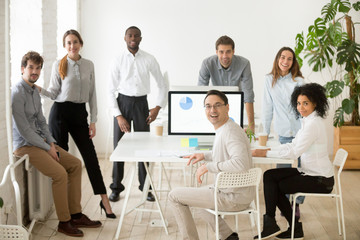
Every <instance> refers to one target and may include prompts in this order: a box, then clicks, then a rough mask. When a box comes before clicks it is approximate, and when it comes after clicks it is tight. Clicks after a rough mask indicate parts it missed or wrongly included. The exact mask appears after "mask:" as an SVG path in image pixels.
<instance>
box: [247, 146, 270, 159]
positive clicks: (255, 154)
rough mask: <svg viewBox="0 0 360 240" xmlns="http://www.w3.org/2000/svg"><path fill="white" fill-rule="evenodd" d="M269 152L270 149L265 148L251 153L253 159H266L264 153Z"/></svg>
mask: <svg viewBox="0 0 360 240" xmlns="http://www.w3.org/2000/svg"><path fill="white" fill-rule="evenodd" d="M269 150H270V148H267V149H254V150H252V151H251V152H252V156H253V157H266V153H267V151H269Z"/></svg>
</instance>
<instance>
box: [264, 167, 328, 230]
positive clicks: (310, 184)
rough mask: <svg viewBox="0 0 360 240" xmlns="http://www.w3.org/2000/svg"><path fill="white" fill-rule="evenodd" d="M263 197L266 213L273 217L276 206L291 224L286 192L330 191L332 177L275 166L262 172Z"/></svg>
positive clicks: (290, 211) (289, 205)
mask: <svg viewBox="0 0 360 240" xmlns="http://www.w3.org/2000/svg"><path fill="white" fill-rule="evenodd" d="M263 181H264V197H265V207H266V215H268V216H271V217H275V211H276V207H278V208H279V209H280V211H281V212H282V213H283V214H284V217H285V218H286V220H287V221H288V223H289V225H291V220H292V219H291V217H292V209H291V204H290V201H289V199H288V198H287V197H286V194H294V193H297V192H305V193H330V192H331V191H332V189H333V186H334V177H330V178H325V177H321V176H307V175H303V174H301V173H300V172H299V171H298V170H297V169H296V168H276V169H270V170H267V171H266V172H265V173H264V179H263Z"/></svg>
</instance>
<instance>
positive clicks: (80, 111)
mask: <svg viewBox="0 0 360 240" xmlns="http://www.w3.org/2000/svg"><path fill="white" fill-rule="evenodd" d="M63 46H64V48H65V49H66V50H67V52H68V53H67V54H66V55H65V56H64V57H63V58H62V59H61V60H59V61H56V62H55V63H54V65H53V68H52V73H51V79H50V86H49V88H48V89H47V90H45V89H42V88H40V87H38V89H39V91H40V94H41V96H45V97H48V98H51V99H52V100H55V102H54V104H53V106H52V108H51V111H50V115H49V128H50V131H51V133H52V135H53V137H54V138H55V139H56V142H57V144H58V145H59V146H60V147H62V148H63V149H65V150H66V151H68V150H69V146H68V141H69V134H70V135H71V136H72V138H73V139H74V141H75V144H76V146H77V147H78V149H79V151H80V153H81V156H82V158H83V160H84V162H85V166H86V170H87V173H88V176H89V179H90V182H91V185H92V188H93V190H94V194H95V195H97V194H100V196H101V201H100V207H101V208H102V209H104V210H105V213H106V217H108V218H116V216H115V214H114V213H113V212H112V210H111V206H110V203H109V198H108V196H107V194H106V188H105V184H104V181H103V177H102V174H101V170H100V166H99V161H98V159H97V155H96V152H95V147H94V144H93V142H92V138H93V137H95V135H96V127H95V123H96V121H97V105H96V104H97V103H96V91H95V74H94V64H93V63H92V62H91V61H90V60H87V59H84V58H82V57H81V56H80V54H79V52H80V49H81V48H82V46H83V40H82V38H81V36H80V34H79V33H78V32H77V31H76V30H72V29H71V30H68V31H67V32H65V34H64V36H63ZM86 103H88V104H89V108H90V125H89V124H88V121H87V118H88V112H87V111H86Z"/></svg>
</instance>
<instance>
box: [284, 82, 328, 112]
mask: <svg viewBox="0 0 360 240" xmlns="http://www.w3.org/2000/svg"><path fill="white" fill-rule="evenodd" d="M299 95H303V96H306V97H307V98H308V99H309V100H310V101H311V102H312V103H313V104H315V105H316V106H315V109H314V111H316V112H317V114H318V115H319V116H320V117H322V118H324V117H325V116H326V113H327V110H328V109H329V102H328V99H327V98H326V89H325V88H324V87H323V86H321V85H320V84H317V83H307V84H304V85H302V86H297V87H295V88H294V91H293V93H292V94H291V107H292V109H293V111H294V112H295V114H296V118H299V117H300V113H299V112H298V111H297V100H298V97H299Z"/></svg>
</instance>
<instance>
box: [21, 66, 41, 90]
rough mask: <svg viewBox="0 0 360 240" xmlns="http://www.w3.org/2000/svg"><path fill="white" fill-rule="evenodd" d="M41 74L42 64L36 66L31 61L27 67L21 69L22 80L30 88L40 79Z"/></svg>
mask: <svg viewBox="0 0 360 240" xmlns="http://www.w3.org/2000/svg"><path fill="white" fill-rule="evenodd" d="M40 72H41V64H36V63H34V62H33V61H31V60H28V61H27V65H26V67H21V73H22V78H23V79H24V81H25V82H26V83H27V84H29V85H30V86H33V85H34V83H36V81H37V80H38V79H39V77H40Z"/></svg>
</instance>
